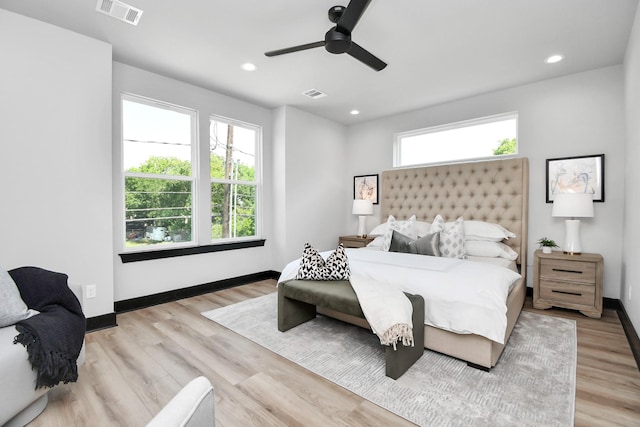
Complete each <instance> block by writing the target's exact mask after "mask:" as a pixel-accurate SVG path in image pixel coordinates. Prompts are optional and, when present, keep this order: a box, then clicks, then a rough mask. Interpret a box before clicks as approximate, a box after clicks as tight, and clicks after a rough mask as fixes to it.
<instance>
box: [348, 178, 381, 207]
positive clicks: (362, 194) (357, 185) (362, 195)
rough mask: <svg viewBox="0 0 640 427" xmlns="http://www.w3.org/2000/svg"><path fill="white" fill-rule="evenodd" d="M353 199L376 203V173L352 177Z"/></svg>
mask: <svg viewBox="0 0 640 427" xmlns="http://www.w3.org/2000/svg"><path fill="white" fill-rule="evenodd" d="M353 199H354V200H360V199H364V200H371V201H372V202H373V204H374V205H377V204H378V175H377V174H375V175H358V176H354V177H353Z"/></svg>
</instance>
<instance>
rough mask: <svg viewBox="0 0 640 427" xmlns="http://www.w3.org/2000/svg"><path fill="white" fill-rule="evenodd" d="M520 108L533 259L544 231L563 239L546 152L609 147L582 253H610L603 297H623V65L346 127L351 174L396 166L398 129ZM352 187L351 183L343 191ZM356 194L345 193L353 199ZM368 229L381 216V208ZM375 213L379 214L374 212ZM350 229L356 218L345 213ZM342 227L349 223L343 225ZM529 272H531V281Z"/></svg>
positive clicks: (560, 153)
mask: <svg viewBox="0 0 640 427" xmlns="http://www.w3.org/2000/svg"><path fill="white" fill-rule="evenodd" d="M510 111H517V112H518V114H519V121H518V123H519V129H518V130H519V132H518V142H519V155H521V156H526V157H528V158H529V166H530V187H529V191H530V194H529V260H528V265H529V266H530V268H532V266H533V262H532V261H533V258H532V257H533V250H534V249H536V245H535V241H536V240H537V239H539V238H541V237H543V236H546V237H549V238H552V239H554V240H556V241H560V242H562V241H563V240H564V221H563V220H561V219H559V218H552V217H551V204H547V203H545V159H548V158H556V157H568V156H581V155H589V154H600V153H604V154H605V173H606V182H605V185H606V200H605V203H596V204H595V218H590V219H584V220H583V221H582V226H581V237H582V246H583V250H584V251H585V252H597V253H600V254H602V255H603V257H604V260H605V278H604V282H605V283H604V296H605V297H609V298H619V297H620V283H621V277H620V266H621V260H622V247H621V242H622V239H623V232H622V231H623V229H622V208H623V201H624V172H623V168H622V167H621V165H622V164H624V156H625V153H624V138H625V132H624V89H623V70H622V67H621V66H613V67H607V68H603V69H598V70H594V71H589V72H584V73H580V74H574V75H570V76H567V77H562V78H557V79H552V80H546V81H543V82H539V83H534V84H529V85H524V86H519V87H515V88H511V89H507V90H502V91H497V92H492V93H488V94H485V95H480V96H475V97H472V98H467V99H463V100H459V101H455V102H451V103H447V104H441V105H437V106H434V107H430V108H424V109H421V110H416V111H412V112H409V113H406V114H400V115H396V116H392V117H388V118H385V119H381V120H377V121H375V122H369V123H363V124H359V125H354V126H351V127H349V129H348V133H347V141H348V143H347V162H346V165H347V171H348V174H349V175H351V176H353V175H360V174H363V173H380V172H381V171H382V170H385V169H389V168H391V167H392V166H393V164H392V163H393V151H392V150H393V135H394V134H395V133H397V132H402V131H408V130H414V129H419V128H424V127H429V126H435V125H440V124H446V123H452V122H457V121H461V120H467V119H472V118H477V117H483V116H489V115H493V114H498V113H505V112H510ZM344 192H345V193H347V190H346V189H345V191H344ZM350 198H351V195H350V194H349V195H348V197H345V199H350ZM376 215H377V217H376V218H372V219H371V220H370V222H369V223H368V225H369V230H370V229H371V227H372V226H373V225H375V224H376V223H377V222H379V221H380V218H379V211H378V210H377V209H376ZM374 216H375V215H374ZM347 218H348V223H349V225H348V227H349V228H348V229H349V230H351V229H355V227H356V225H355V224H356V220H355V219H354V218H352V215H350V214H348V215H347ZM344 231H345V232H346V231H348V230H344ZM531 273H532V272H531V271H528V272H527V276H528V281H529V284H530V285H531V280H532V276H533V275H532V274H531Z"/></svg>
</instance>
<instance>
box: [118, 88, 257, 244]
mask: <svg viewBox="0 0 640 427" xmlns="http://www.w3.org/2000/svg"><path fill="white" fill-rule="evenodd" d="M121 105H122V162H123V163H122V164H123V171H122V176H123V186H124V199H125V200H124V224H125V228H124V230H125V235H124V239H123V242H124V243H123V247H124V251H125V252H136V251H154V250H166V249H174V248H181V247H184V248H189V247H201V248H202V247H205V248H206V247H208V246H207V245H212V244H215V245H216V247H220V246H219V245H217V244H218V243H232V244H233V242H235V241H241V240H251V239H256V238H258V237H259V231H260V227H259V226H260V221H259V208H260V193H261V179H260V178H261V173H260V166H261V158H260V154H261V150H260V147H261V138H262V129H261V128H260V127H259V126H255V125H251V124H247V123H242V122H238V121H234V120H231V119H226V118H220V117H213V116H212V117H210V134H209V135H204V136H203V138H201V139H200V140H199V138H198V132H197V129H198V112H197V111H196V110H192V109H189V108H185V107H180V106H176V105H172V104H169V103H165V102H161V101H156V100H152V99H148V98H144V97H139V96H136V95H130V94H123V95H122V103H121ZM207 139H208V141H207ZM204 144H206V145H204ZM207 152H208V156H209V162H208V164H207V162H206V161H205V162H204V164H203V162H200V161H199V160H198V158H199V156H202V155H205V156H206V155H207ZM200 158H201V157H200ZM236 246H237V245H236ZM212 248H213V246H212ZM230 248H233V247H230ZM216 250H217V249H216Z"/></svg>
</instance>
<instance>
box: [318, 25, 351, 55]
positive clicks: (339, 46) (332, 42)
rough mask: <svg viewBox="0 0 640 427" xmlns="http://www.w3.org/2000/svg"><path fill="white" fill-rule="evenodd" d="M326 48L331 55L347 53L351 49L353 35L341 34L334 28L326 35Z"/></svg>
mask: <svg viewBox="0 0 640 427" xmlns="http://www.w3.org/2000/svg"><path fill="white" fill-rule="evenodd" d="M324 42H325V45H324V48H325V49H327V51H328V52H331V53H345V52H348V51H349V49H351V35H350V34H344V33H341V32H340V31H338V30H337V29H336V27H333V28H332V29H330V30H329V31H327V33H326V34H325V35H324Z"/></svg>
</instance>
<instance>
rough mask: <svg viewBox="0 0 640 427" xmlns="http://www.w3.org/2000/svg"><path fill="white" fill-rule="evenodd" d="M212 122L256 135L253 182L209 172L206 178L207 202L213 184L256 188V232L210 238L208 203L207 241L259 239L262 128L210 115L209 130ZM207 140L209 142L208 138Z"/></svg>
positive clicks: (214, 242)
mask: <svg viewBox="0 0 640 427" xmlns="http://www.w3.org/2000/svg"><path fill="white" fill-rule="evenodd" d="M212 121H216V122H219V123H225V124H227V125H232V126H238V127H243V128H247V129H251V130H253V131H255V134H256V141H255V147H254V149H255V166H254V167H255V169H254V179H255V181H242V180H230V179H219V178H211V173H210V172H209V173H207V177H208V178H209V182H208V188H209V201H210V200H211V184H213V183H219V184H239V185H253V186H255V188H256V222H255V225H256V230H255V235H253V236H243V237H228V238H220V239H213V238H212V236H211V215H212V214H213V210H212V207H211V203H209V212H208V218H209V221H208V228H207V230H208V236H209V237H208V238H209V241H210V242H211V244H218V243H228V242H235V241H245V240H255V239H261V238H262V126H259V125H255V124H252V123H247V122H243V121H241V120H236V119H231V118H229V117H225V116H220V115H217V114H211V115H210V116H209V129H210V126H211V122H212ZM208 137H209V135H208ZM207 139H208V140H209V138H207ZM208 147H209V144H207V148H208ZM209 164H210V163H209Z"/></svg>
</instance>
